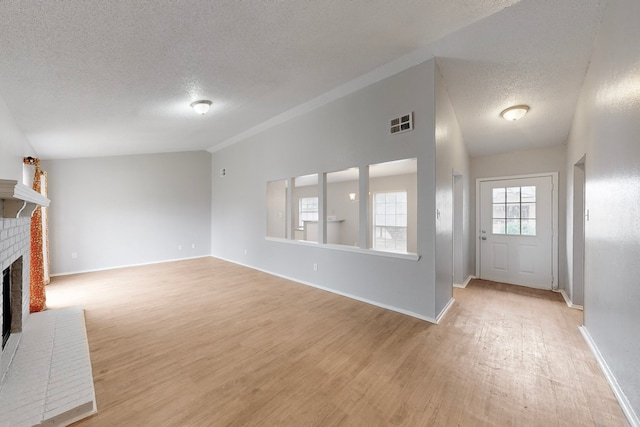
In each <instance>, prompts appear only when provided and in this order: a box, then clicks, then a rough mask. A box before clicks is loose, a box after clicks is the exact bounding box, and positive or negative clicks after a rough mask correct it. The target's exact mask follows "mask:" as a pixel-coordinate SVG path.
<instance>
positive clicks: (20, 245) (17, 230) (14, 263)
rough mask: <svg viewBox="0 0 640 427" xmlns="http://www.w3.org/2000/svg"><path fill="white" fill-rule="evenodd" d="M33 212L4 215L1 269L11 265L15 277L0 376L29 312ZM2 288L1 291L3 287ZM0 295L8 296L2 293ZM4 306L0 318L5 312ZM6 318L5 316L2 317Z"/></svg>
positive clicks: (0, 223)
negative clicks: (9, 332)
mask: <svg viewBox="0 0 640 427" xmlns="http://www.w3.org/2000/svg"><path fill="white" fill-rule="evenodd" d="M5 204H7V200H1V201H0V210H2V211H5V206H4V205H5ZM30 229H31V215H29V216H24V217H18V218H6V217H0V269H1V270H2V271H5V270H6V269H9V276H10V279H11V296H10V298H9V300H10V303H11V308H12V310H11V314H12V316H11V317H12V320H11V328H10V331H11V335H10V337H9V340H8V341H7V343H6V344H5V346H4V348H3V349H2V353H0V367H1V369H2V370H1V372H0V378H2V377H3V376H4V374H5V373H6V370H7V368H8V366H9V362H10V361H11V358H12V357H13V354H14V353H15V350H16V347H17V345H18V341H19V337H20V332H22V327H23V325H24V321H25V320H26V319H27V317H28V316H29V247H30V246H29V245H30ZM0 292H1V291H0ZM0 297H4V295H3V294H0ZM1 314H4V310H3V308H2V307H0V319H3V318H4V317H5V316H3V315H1ZM0 322H3V320H0ZM3 325H4V324H3Z"/></svg>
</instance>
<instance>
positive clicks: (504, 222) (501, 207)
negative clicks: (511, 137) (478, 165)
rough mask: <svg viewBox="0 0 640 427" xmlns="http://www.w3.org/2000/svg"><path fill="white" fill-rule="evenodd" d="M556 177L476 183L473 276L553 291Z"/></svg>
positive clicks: (556, 221) (485, 179) (495, 179)
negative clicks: (474, 264)
mask: <svg viewBox="0 0 640 427" xmlns="http://www.w3.org/2000/svg"><path fill="white" fill-rule="evenodd" d="M556 183H557V173H547V174H537V175H525V176H514V177H495V178H482V179H478V180H477V185H476V194H477V195H478V197H477V205H476V212H477V214H476V219H477V222H476V224H477V236H478V240H477V251H476V253H477V257H476V258H477V264H476V265H477V269H476V270H477V271H476V275H477V277H480V278H482V279H486V280H491V281H496V282H502V283H510V284H514V285H523V286H528V287H533V288H539V289H554V290H555V289H556V288H557V277H558V274H557V271H558V233H557V231H556V230H557V229H558V226H557V224H558V196H557V191H554V188H555V186H556Z"/></svg>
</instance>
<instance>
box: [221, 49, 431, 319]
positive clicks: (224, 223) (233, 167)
mask: <svg viewBox="0 0 640 427" xmlns="http://www.w3.org/2000/svg"><path fill="white" fill-rule="evenodd" d="M434 78H435V62H434V61H433V60H431V61H427V62H425V63H423V64H420V65H417V66H415V67H413V68H410V69H408V70H406V71H403V72H401V73H399V74H397V75H394V76H392V77H389V78H387V79H384V80H382V81H380V82H378V83H375V84H373V85H371V86H368V87H366V88H364V89H361V90H359V91H357V92H355V93H353V94H350V95H348V96H345V97H343V98H340V99H338V100H336V101H333V102H331V103H329V104H327V105H325V106H323V107H320V108H318V109H316V110H313V111H311V112H309V113H307V114H305V115H302V116H300V117H297V118H295V119H292V120H289V121H287V122H285V123H282V124H280V125H278V126H276V127H273V128H271V129H268V130H266V131H263V132H262V133H260V134H258V135H255V136H252V137H249V138H248V139H246V140H244V141H242V142H239V143H237V144H234V145H232V146H230V147H227V148H224V149H222V150H220V151H217V152H215V153H214V155H213V170H214V173H213V175H212V176H213V184H212V185H213V188H212V192H213V200H212V203H213V205H212V220H211V222H212V235H211V239H212V244H211V245H212V254H213V255H214V256H217V257H221V258H224V259H228V260H231V261H234V262H238V263H242V264H246V265H249V266H252V267H255V268H259V269H262V270H266V271H270V272H273V273H276V274H279V275H283V276H287V277H290V278H293V279H295V280H298V281H301V282H307V283H310V284H314V285H316V286H321V287H325V288H327V289H331V290H333V291H335V292H340V293H343V294H348V295H351V296H354V297H357V298H360V299H365V300H368V301H372V302H375V303H377V304H380V305H386V306H390V307H393V308H395V309H397V310H400V311H404V312H408V313H412V314H414V315H417V316H420V317H423V318H429V319H435V316H436V314H437V313H438V312H439V310H438V309H437V308H436V302H435V298H434V295H435V283H434V281H435V273H434V272H435V226H434V224H435V197H434V189H435V141H434V131H433V130H434V116H435V112H434ZM411 111H413V112H414V117H415V129H414V130H413V131H410V132H406V133H402V134H398V135H393V136H392V135H390V134H389V121H390V120H391V119H392V118H394V117H398V116H399V115H401V114H404V113H407V112H411ZM405 158H417V159H418V212H419V215H418V220H417V221H418V224H417V252H418V253H419V254H420V255H421V259H420V260H419V261H414V260H408V259H397V258H391V257H381V256H375V255H370V254H363V253H352V252H345V251H337V250H332V249H328V248H324V247H322V246H320V245H315V246H312V245H303V244H296V243H292V242H276V241H269V240H266V239H265V235H266V225H265V222H266V221H265V218H266V214H265V205H266V200H265V197H266V195H265V188H266V185H265V184H266V182H267V181H272V180H276V179H282V178H290V177H294V176H300V175H307V174H310V173H323V172H331V171H336V170H342V169H347V168H350V167H363V168H364V167H366V166H368V165H370V164H374V163H382V162H386V161H391V160H398V159H405ZM221 168H226V171H227V176H225V177H220V176H219V174H218V173H217V171H218V170H219V169H221ZM361 192H362V191H358V193H359V194H360V193H361ZM361 218H362V217H361ZM245 251H246V254H245ZM314 263H316V264H317V265H318V271H314V270H313V264H314Z"/></svg>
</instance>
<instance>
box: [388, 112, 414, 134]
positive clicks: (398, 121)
mask: <svg viewBox="0 0 640 427" xmlns="http://www.w3.org/2000/svg"><path fill="white" fill-rule="evenodd" d="M409 130H413V113H409V114H403V115H402V116H400V117H398V118H395V119H393V120H391V127H390V133H391V134H394V133H400V132H406V131H409Z"/></svg>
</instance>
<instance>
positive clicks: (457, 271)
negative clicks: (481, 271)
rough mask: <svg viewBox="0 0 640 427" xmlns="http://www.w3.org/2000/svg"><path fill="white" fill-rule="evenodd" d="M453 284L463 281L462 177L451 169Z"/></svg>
mask: <svg viewBox="0 0 640 427" xmlns="http://www.w3.org/2000/svg"><path fill="white" fill-rule="evenodd" d="M452 188H453V286H455V287H463V283H464V280H465V278H464V261H463V260H464V256H463V252H462V251H463V248H464V217H463V215H464V179H463V176H462V174H461V173H459V172H456V171H453V187H452Z"/></svg>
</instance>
